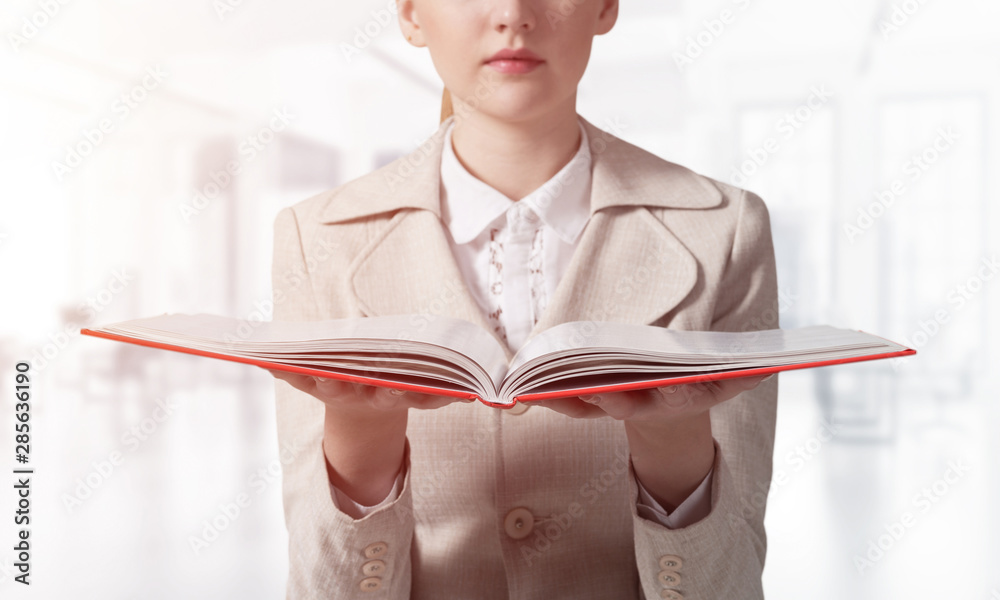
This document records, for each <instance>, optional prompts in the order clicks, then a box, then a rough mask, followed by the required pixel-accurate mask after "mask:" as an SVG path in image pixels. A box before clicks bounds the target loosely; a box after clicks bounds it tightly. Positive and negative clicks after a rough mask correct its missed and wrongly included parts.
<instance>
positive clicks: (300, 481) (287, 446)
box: [272, 207, 414, 600]
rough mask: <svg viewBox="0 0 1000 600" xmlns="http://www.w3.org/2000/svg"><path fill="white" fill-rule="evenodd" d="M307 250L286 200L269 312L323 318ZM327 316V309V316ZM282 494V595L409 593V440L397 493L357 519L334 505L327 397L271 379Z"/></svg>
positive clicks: (277, 232)
mask: <svg viewBox="0 0 1000 600" xmlns="http://www.w3.org/2000/svg"><path fill="white" fill-rule="evenodd" d="M306 255H307V253H306V252H304V246H303V239H302V236H301V234H300V229H299V227H298V223H297V220H296V216H295V213H294V211H293V210H292V208H291V207H289V208H285V209H283V210H282V211H281V212H280V213H279V214H278V215H277V217H276V218H275V221H274V257H273V263H272V293H273V303H274V319H275V320H279V321H310V320H320V319H321V318H322V314H323V313H321V312H320V311H319V310H318V306H319V304H318V303H319V302H320V301H322V299H320V298H316V297H315V294H314V292H313V287H312V283H311V281H310V278H309V273H308V270H307V268H306V266H307V261H306V258H305V257H306ZM327 318H329V317H327ZM275 401H276V411H277V425H278V445H279V450H280V453H281V454H280V456H281V463H282V501H283V504H284V514H285V525H286V528H287V530H288V562H289V567H288V568H289V572H288V583H287V596H286V597H287V598H290V599H292V598H294V599H296V600H298V599H312V598H324V599H328V598H366V599H373V600H374V599H380V598H381V599H397V598H408V597H409V595H410V581H411V578H410V575H411V564H410V545H411V541H412V539H413V525H414V521H413V510H412V507H413V504H412V502H413V500H412V495H411V492H410V485H411V484H410V475H409V473H410V468H409V467H410V445H409V439H407V440H406V443H405V446H404V459H403V469H405V473H406V474H405V476H404V478H403V484H402V489H401V490H400V492H399V495H398V497H396V498H395V499H393V500H392V501H390V502H387V503H386V504H384V505H382V506H380V507H378V508H377V509H376V510H373V511H372V512H371V513H369V514H367V515H365V516H364V517H363V518H361V519H353V518H352V517H351V516H349V515H347V514H345V513H344V512H343V511H341V510H339V509H338V508H337V507H336V505H335V504H334V501H333V497H332V496H331V493H330V492H331V489H330V479H329V476H328V475H327V471H326V464H327V463H326V456H325V455H324V453H323V420H324V415H325V410H324V405H323V403H322V402H320V401H319V400H317V399H316V398H314V397H313V396H311V395H309V394H306V393H305V392H302V391H299V390H298V389H296V388H294V387H292V386H291V385H290V384H288V383H287V382H285V381H282V380H278V379H275Z"/></svg>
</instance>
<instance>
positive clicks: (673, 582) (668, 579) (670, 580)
mask: <svg viewBox="0 0 1000 600" xmlns="http://www.w3.org/2000/svg"><path fill="white" fill-rule="evenodd" d="M656 578H657V579H659V580H660V583H661V584H663V587H677V586H679V585H680V584H681V574H680V573H678V572H677V571H660V572H659V573H657V574H656Z"/></svg>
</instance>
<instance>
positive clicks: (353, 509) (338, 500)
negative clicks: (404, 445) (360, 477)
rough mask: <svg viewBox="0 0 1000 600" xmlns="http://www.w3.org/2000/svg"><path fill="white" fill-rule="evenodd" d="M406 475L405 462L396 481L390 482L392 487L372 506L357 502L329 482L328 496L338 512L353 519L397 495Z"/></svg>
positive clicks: (375, 508)
mask: <svg viewBox="0 0 1000 600" xmlns="http://www.w3.org/2000/svg"><path fill="white" fill-rule="evenodd" d="M405 475H406V463H405V462H404V463H403V466H402V467H400V469H399V473H397V474H396V481H395V482H394V483H393V484H392V489H391V490H389V494H388V495H387V496H386V497H385V499H383V500H382V501H381V502H379V503H378V504H376V505H374V506H365V505H363V504H358V503H357V502H355V501H354V500H351V498H350V497H349V496H348V495H347V494H345V493H344V492H342V491H341V490H340V489H339V488H338V487H337V486H335V485H333V483H331V484H330V496H331V498H332V499H333V505H334V506H335V507H336V508H337V510H339V511H340V512H342V513H344V514H346V515H348V516H350V517H351V518H354V519H360V518H362V517H364V516H365V515H367V514H369V513H371V512H373V511H375V510H377V509H379V508H381V507H383V506H385V505H386V504H389V503H390V502H392V501H393V500H395V499H396V498H398V497H399V492H400V490H401V488H402V487H403V478H404V476H405Z"/></svg>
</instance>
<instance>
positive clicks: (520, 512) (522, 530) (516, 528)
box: [503, 506, 535, 540]
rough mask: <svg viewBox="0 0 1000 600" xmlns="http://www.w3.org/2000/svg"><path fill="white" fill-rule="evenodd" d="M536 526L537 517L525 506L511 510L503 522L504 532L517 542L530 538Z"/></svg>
mask: <svg viewBox="0 0 1000 600" xmlns="http://www.w3.org/2000/svg"><path fill="white" fill-rule="evenodd" d="M534 526H535V516H534V515H532V514H531V511H530V510H528V509H527V508H524V507H523V506H519V507H517V508H515V509H513V510H511V511H510V512H509V513H507V516H506V517H504V520H503V529H504V531H506V532H507V535H509V536H510V537H512V538H514V539H515V540H520V539H524V538H526V537H528V535H530V534H531V528H532V527H534Z"/></svg>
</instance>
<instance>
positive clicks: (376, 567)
mask: <svg viewBox="0 0 1000 600" xmlns="http://www.w3.org/2000/svg"><path fill="white" fill-rule="evenodd" d="M384 571H385V561H384V560H370V561H368V562H366V563H365V564H363V565H361V572H362V573H363V574H365V575H368V576H372V575H381V574H382V573H383V572H384Z"/></svg>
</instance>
